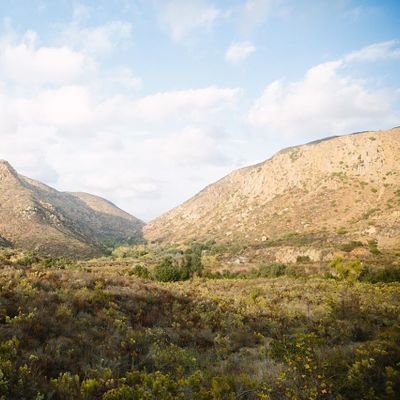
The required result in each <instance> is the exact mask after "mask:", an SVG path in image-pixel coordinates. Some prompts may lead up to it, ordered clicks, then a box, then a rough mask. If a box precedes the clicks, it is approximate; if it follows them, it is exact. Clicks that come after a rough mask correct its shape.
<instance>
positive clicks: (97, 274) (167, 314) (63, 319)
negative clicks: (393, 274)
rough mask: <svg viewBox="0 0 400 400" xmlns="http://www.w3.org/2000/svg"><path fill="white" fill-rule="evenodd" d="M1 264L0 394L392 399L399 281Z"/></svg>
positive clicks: (399, 368) (398, 366)
mask: <svg viewBox="0 0 400 400" xmlns="http://www.w3.org/2000/svg"><path fill="white" fill-rule="evenodd" d="M22 264H26V265H18V263H13V264H12V265H10V264H9V265H7V264H6V263H5V264H4V265H3V266H2V267H1V268H0V399H36V400H38V399H104V400H111V399H113V400H116V399H157V400H163V399H171V400H172V399H188V400H189V399H215V400H216V399H221V400H222V399H232V400H233V399H271V400H275V399H276V400H278V399H279V400H280V399H387V400H389V399H392V400H395V399H398V398H399V396H400V283H399V282H392V283H382V282H381V283H379V282H378V283H370V282H360V281H356V280H339V279H333V278H332V277H323V276H308V277H306V276H303V277H301V276H300V277H292V276H287V275H283V276H279V277H276V278H249V277H247V278H245V279H244V278H242V279H239V278H235V279H208V278H204V277H203V278H201V277H194V278H192V279H190V280H186V281H180V282H173V283H161V282H154V281H151V280H146V279H141V278H138V277H136V276H134V275H132V274H130V269H132V266H128V264H129V263H127V265H126V266H125V267H115V266H114V267H107V266H105V265H103V266H100V265H99V264H98V263H97V264H96V265H94V266H90V263H85V264H81V265H79V264H76V265H74V264H67V265H66V266H65V265H64V266H60V264H58V265H57V263H54V262H53V263H52V262H47V263H46V261H44V260H41V261H38V260H33V261H32V262H31V263H29V262H24V263H22Z"/></svg>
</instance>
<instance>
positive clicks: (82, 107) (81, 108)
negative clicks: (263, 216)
mask: <svg viewBox="0 0 400 400" xmlns="http://www.w3.org/2000/svg"><path fill="white" fill-rule="evenodd" d="M90 97H91V96H90V92H89V90H88V89H87V88H86V87H84V86H63V87H60V88H57V89H54V90H43V91H41V92H40V93H39V94H38V95H36V96H34V97H32V98H22V99H17V100H16V101H15V104H16V107H17V110H18V115H19V119H20V120H21V121H27V122H29V123H37V124H44V125H51V126H55V127H57V128H60V127H63V126H77V125H83V124H86V123H88V122H90V121H91V119H92V116H93V105H92V102H91V98H90Z"/></svg>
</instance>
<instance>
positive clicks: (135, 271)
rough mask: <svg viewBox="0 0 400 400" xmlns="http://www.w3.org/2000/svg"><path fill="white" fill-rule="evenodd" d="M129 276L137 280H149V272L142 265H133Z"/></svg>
mask: <svg viewBox="0 0 400 400" xmlns="http://www.w3.org/2000/svg"><path fill="white" fill-rule="evenodd" d="M129 275H136V276H138V277H139V278H143V279H150V278H151V274H150V271H149V270H148V269H147V268H146V267H144V266H143V265H135V266H134V267H133V268H132V271H130V272H129Z"/></svg>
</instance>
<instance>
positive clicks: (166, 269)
mask: <svg viewBox="0 0 400 400" xmlns="http://www.w3.org/2000/svg"><path fill="white" fill-rule="evenodd" d="M153 277H154V279H155V280H156V281H159V282H176V281H179V280H181V277H182V274H181V269H180V268H179V267H177V266H175V265H174V264H173V262H172V259H171V258H164V260H162V261H161V263H159V264H157V265H156V267H155V268H154V271H153Z"/></svg>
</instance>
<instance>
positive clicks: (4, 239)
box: [0, 161, 144, 257]
mask: <svg viewBox="0 0 400 400" xmlns="http://www.w3.org/2000/svg"><path fill="white" fill-rule="evenodd" d="M143 225H144V224H143V222H142V221H140V220H138V219H137V218H135V217H133V216H131V215H129V214H127V213H126V212H124V211H122V210H120V209H119V208H118V207H116V206H115V205H113V204H112V203H110V202H108V201H107V200H104V199H102V198H100V197H96V196H92V195H90V194H86V193H63V192H59V191H57V190H55V189H53V188H51V187H49V186H46V185H44V184H43V183H41V182H38V181H35V180H33V179H29V178H26V177H24V176H21V175H19V174H18V173H17V172H16V171H15V170H14V169H13V168H12V167H11V165H10V164H9V163H8V162H7V161H0V239H1V240H0V245H1V243H3V245H5V244H10V243H11V244H12V245H14V246H17V247H21V248H24V249H28V250H35V251H38V252H41V253H48V254H52V255H68V256H77V257H82V256H92V255H97V254H100V253H101V251H102V246H103V244H104V243H105V242H108V241H116V240H141V237H142V227H143Z"/></svg>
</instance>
